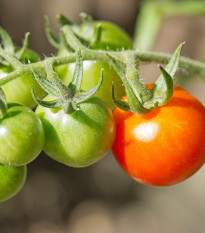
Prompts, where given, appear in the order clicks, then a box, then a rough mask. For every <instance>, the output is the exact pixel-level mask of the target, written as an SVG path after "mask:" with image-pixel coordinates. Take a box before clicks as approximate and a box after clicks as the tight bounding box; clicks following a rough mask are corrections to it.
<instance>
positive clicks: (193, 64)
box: [0, 49, 205, 86]
mask: <svg viewBox="0 0 205 233" xmlns="http://www.w3.org/2000/svg"><path fill="white" fill-rule="evenodd" d="M126 52H127V51H125V52H123V51H121V52H111V51H110V52H109V54H111V55H112V56H113V57H116V58H118V59H119V60H120V61H122V62H125V54H126ZM129 52H130V53H133V55H134V56H135V57H136V59H138V60H139V61H142V62H146V63H147V62H155V63H161V64H167V63H168V62H169V60H170V58H171V56H172V55H171V54H167V53H158V52H150V51H138V50H136V51H134V50H130V51H129ZM0 55H1V56H4V55H3V52H2V51H1V49H0ZM76 56H77V53H70V54H68V55H67V56H62V57H49V58H46V59H48V60H50V62H51V63H53V66H59V65H63V64H67V63H72V62H75V61H76ZM82 59H83V60H96V61H103V62H110V60H109V57H108V55H107V51H102V50H100V51H99V50H83V51H82ZM179 64H180V67H181V68H183V69H186V70H187V71H189V72H192V73H196V74H198V75H200V76H201V77H202V78H204V79H205V63H203V62H200V61H196V60H192V59H190V58H186V57H181V58H180V63H179ZM31 70H33V71H35V72H38V73H39V74H41V73H42V74H45V60H44V61H39V62H36V63H31V64H26V65H23V66H22V65H21V67H20V68H19V69H18V70H15V71H13V72H11V73H10V74H8V75H7V76H6V77H4V78H2V79H0V86H1V85H3V84H5V83H7V82H9V81H11V80H13V79H15V78H17V77H19V76H21V75H23V74H26V73H27V74H28V73H30V72H31Z"/></svg>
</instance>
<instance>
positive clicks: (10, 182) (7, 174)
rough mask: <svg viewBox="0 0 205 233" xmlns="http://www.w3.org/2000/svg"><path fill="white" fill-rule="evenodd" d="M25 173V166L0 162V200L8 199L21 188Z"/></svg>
mask: <svg viewBox="0 0 205 233" xmlns="http://www.w3.org/2000/svg"><path fill="white" fill-rule="evenodd" d="M26 173H27V169H26V166H18V167H14V166H7V165H3V164H0V202H3V201H6V200H8V199H10V198H11V197H13V196H14V195H16V194H17V193H18V192H19V191H20V190H21V189H22V187H23V185H24V183H25V180H26Z"/></svg>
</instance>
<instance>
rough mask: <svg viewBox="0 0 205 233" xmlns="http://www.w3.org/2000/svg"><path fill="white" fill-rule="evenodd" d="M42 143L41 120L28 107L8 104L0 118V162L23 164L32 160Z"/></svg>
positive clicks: (40, 148) (37, 153)
mask: <svg viewBox="0 0 205 233" xmlns="http://www.w3.org/2000/svg"><path fill="white" fill-rule="evenodd" d="M43 145H44V132H43V127H42V124H41V121H40V120H39V118H38V117H37V116H36V115H35V113H34V112H33V111H32V110H30V109H29V108H27V107H25V106H23V105H19V104H8V108H7V111H6V113H5V114H4V115H3V117H2V118H1V119H0V155H1V156H0V163H2V164H7V165H15V166H20V165H25V164H27V163H29V162H31V161H33V160H34V159H35V158H36V157H37V156H38V155H39V154H40V152H41V150H42V148H43Z"/></svg>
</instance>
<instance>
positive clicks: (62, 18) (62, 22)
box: [56, 14, 74, 26]
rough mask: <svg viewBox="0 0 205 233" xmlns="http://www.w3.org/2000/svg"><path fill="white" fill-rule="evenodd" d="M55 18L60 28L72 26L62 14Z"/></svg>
mask: <svg viewBox="0 0 205 233" xmlns="http://www.w3.org/2000/svg"><path fill="white" fill-rule="evenodd" d="M56 17H57V20H58V22H59V24H60V25H61V26H64V25H74V23H73V22H72V21H71V20H70V19H68V18H66V17H65V16H64V15H63V14H58V15H57V16H56Z"/></svg>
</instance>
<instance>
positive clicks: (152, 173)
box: [0, 21, 205, 202]
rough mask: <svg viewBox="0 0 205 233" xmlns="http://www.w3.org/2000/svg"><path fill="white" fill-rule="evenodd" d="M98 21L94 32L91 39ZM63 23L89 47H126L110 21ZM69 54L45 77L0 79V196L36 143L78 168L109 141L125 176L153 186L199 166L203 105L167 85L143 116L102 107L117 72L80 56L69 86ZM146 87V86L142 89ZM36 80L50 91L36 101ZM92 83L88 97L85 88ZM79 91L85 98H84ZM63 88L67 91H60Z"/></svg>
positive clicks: (21, 178) (109, 104)
mask: <svg viewBox="0 0 205 233" xmlns="http://www.w3.org/2000/svg"><path fill="white" fill-rule="evenodd" d="M98 25H100V27H101V37H100V40H96V41H94V42H93V38H94V37H95V33H96V28H97V27H98ZM70 27H71V29H72V30H73V32H74V34H75V35H76V37H78V38H80V39H82V38H83V40H84V41H86V43H88V44H89V49H90V50H91V51H92V50H96V51H98V50H106V51H108V52H109V51H121V50H126V49H130V48H132V42H131V39H130V37H129V36H128V35H127V34H126V32H124V31H123V30H122V29H121V28H119V27H118V26H117V25H114V24H112V23H110V22H105V21H85V22H84V23H83V24H82V25H80V26H79V25H78V26H77V25H71V26H70ZM69 54H70V52H69V51H68V50H67V48H66V47H65V46H62V45H61V47H60V48H59V51H58V53H57V55H58V57H61V56H66V55H69ZM81 58H82V57H81ZM79 59H80V55H79ZM20 61H21V62H24V63H25V64H26V63H27V64H28V63H30V62H31V63H35V62H37V61H39V57H38V56H37V55H36V54H35V53H34V52H32V51H31V50H28V49H27V50H25V51H24V56H23V57H21V59H20ZM77 61H78V60H77ZM77 61H76V63H72V64H69V65H60V66H58V67H56V68H55V71H54V70H53V72H54V73H48V72H51V70H50V67H46V69H45V70H46V71H45V72H44V73H43V76H45V74H46V72H47V76H48V79H45V77H43V78H37V77H38V75H37V76H36V74H35V72H34V71H32V70H31V71H30V72H27V73H25V74H24V75H23V76H21V77H19V78H17V79H14V80H12V81H10V82H8V83H6V84H4V85H2V89H0V90H1V91H0V97H1V100H0V110H1V115H0V117H1V118H0V202H1V201H5V200H7V199H9V198H10V197H12V196H14V195H15V194H16V193H17V192H18V191H19V190H20V189H21V188H22V186H23V184H24V182H25V179H26V165H27V164H28V163H30V162H32V161H33V160H34V159H35V158H36V157H37V156H38V155H39V154H40V152H41V151H42V150H44V151H45V153H46V154H47V155H48V156H49V157H51V158H52V159H54V160H56V161H58V162H60V163H63V164H65V165H68V166H72V167H85V166H89V165H91V164H93V163H95V162H96V161H98V160H100V159H101V158H102V157H103V156H104V155H105V154H106V153H107V152H108V150H109V149H110V148H111V147H112V151H113V154H114V156H115V158H116V160H117V161H118V163H119V164H120V166H121V167H122V168H123V169H124V171H125V172H126V173H127V174H128V175H130V176H131V177H132V178H133V179H135V180H136V181H138V182H140V183H143V184H148V185H155V186H167V185H173V184H176V183H178V182H181V181H183V180H185V179H186V178H188V177H190V176H191V175H192V174H194V173H195V172H196V171H197V170H198V169H199V168H200V167H201V166H202V165H203V163H204V162H205V108H204V106H203V105H202V104H201V103H200V102H199V101H198V100H197V99H196V98H194V97H193V96H191V95H190V94H189V93H188V92H187V91H185V90H184V89H182V88H180V87H177V86H175V87H174V90H173V96H172V98H171V99H170V101H169V102H168V103H166V104H165V105H163V106H159V107H156V108H154V109H153V110H152V111H151V112H149V113H147V114H145V115H137V114H135V113H133V111H125V110H122V109H120V108H119V107H115V109H114V110H113V113H112V111H111V110H110V108H114V106H115V105H114V102H113V100H112V98H111V86H112V83H114V86H115V90H116V91H115V93H116V94H117V95H116V96H118V97H122V96H124V95H125V89H124V86H123V84H122V80H123V79H122V77H119V75H118V74H117V72H116V71H115V70H114V69H113V68H112V66H111V65H110V64H108V63H105V62H100V61H83V68H84V70H83V71H82V72H83V81H82V83H81V84H82V85H81V89H82V90H80V91H79V92H76V89H77V85H78V82H79V80H80V79H76V80H74V78H76V74H77V73H79V74H80V73H81V69H80V67H78V68H79V69H78V68H76V66H77V63H78V62H77ZM0 64H1V63H0ZM74 68H75V70H74ZM101 68H104V80H103V84H102V85H101V87H100V88H99V90H98V89H96V88H95V86H96V85H98V82H99V80H98V77H99V74H100V70H101ZM13 70H14V68H13V67H12V65H8V64H4V63H2V64H1V66H0V79H1V78H5V77H6V76H7V75H9V74H10V73H11V72H13ZM164 72H165V71H164ZM73 73H74V74H73ZM131 73H132V72H131ZM50 74H51V75H50ZM57 74H58V75H57ZM52 75H54V76H55V75H57V77H58V76H59V77H60V79H61V80H60V79H58V78H57V80H58V81H57V82H54V80H55V79H52ZM50 76H51V77H50ZM34 77H35V79H34ZM49 78H50V80H49ZM41 79H42V80H43V81H42V80H41ZM39 84H40V85H39ZM46 85H47V87H46ZM31 86H32V87H33V89H32V90H33V91H31ZM151 86H152V85H148V89H150V87H151ZM42 87H43V88H44V89H45V90H46V91H47V92H48V93H50V94H48V95H47V96H46V97H45V98H44V99H43V100H39V99H37V98H36V94H37V96H38V97H40V98H41V97H42V94H43V93H44V90H43V89H42ZM45 87H46V88H45ZM58 88H59V89H58ZM94 89H96V91H95V92H96V96H95V95H91V94H90V93H92V90H94ZM2 90H3V92H2ZM60 90H61V91H60ZM34 91H35V94H34ZM2 93H3V94H2ZM4 93H5V95H4ZM76 93H77V94H76ZM85 94H86V95H87V96H89V98H87V99H85ZM67 95H68V96H70V97H69V98H67V97H68V96H67ZM56 96H58V97H59V98H60V101H59V100H58V99H56ZM140 97H141V96H140ZM66 98H67V99H66ZM83 98H84V99H83ZM5 99H7V101H8V102H9V103H8V104H7V102H6V101H5ZM82 99H83V101H80V100H82ZM113 99H114V98H113ZM78 101H79V102H78ZM36 102H37V103H38V104H39V106H37V108H36V109H35V112H34V111H33V110H32V108H34V106H35V105H36ZM119 102H120V101H119ZM128 102H129V101H128V99H127V97H124V98H123V99H122V101H121V104H122V103H124V106H127V105H126V103H128ZM115 103H116V102H115ZM60 104H61V105H60ZM62 106H64V107H62ZM129 110H130V109H129Z"/></svg>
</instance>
